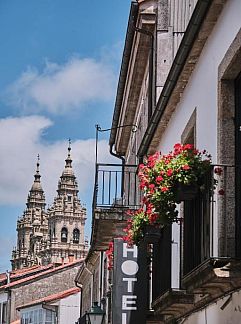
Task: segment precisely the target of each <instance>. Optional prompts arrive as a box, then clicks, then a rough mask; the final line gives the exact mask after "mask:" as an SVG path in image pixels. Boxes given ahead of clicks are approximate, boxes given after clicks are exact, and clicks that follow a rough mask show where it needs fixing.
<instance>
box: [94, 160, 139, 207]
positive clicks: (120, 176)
mask: <svg viewBox="0 0 241 324" xmlns="http://www.w3.org/2000/svg"><path fill="white" fill-rule="evenodd" d="M140 195H141V193H140V190H139V182H138V176H137V166H136V165H127V164H126V165H122V164H103V163H99V164H97V165H96V175H95V186H94V196H93V210H94V209H95V208H97V207H99V208H123V207H127V208H132V209H134V208H138V206H139V205H140V201H141V196H140Z"/></svg>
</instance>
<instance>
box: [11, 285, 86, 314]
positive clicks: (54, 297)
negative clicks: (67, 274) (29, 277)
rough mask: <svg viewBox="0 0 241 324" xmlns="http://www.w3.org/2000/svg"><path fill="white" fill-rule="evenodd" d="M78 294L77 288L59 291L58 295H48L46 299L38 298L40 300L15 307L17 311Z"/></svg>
mask: <svg viewBox="0 0 241 324" xmlns="http://www.w3.org/2000/svg"><path fill="white" fill-rule="evenodd" d="M79 292H80V288H77V287H74V288H70V289H68V290H64V291H61V292H59V293H56V294H53V295H49V296H47V297H43V298H40V299H37V300H33V301H31V302H29V303H27V304H24V305H20V306H19V307H17V309H21V308H26V307H30V306H33V305H37V304H43V303H44V304H46V303H51V302H54V301H57V300H60V299H63V298H66V297H68V296H71V295H74V294H77V293H79Z"/></svg>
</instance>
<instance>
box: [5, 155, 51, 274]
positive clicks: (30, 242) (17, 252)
mask: <svg viewBox="0 0 241 324" xmlns="http://www.w3.org/2000/svg"><path fill="white" fill-rule="evenodd" d="M40 178H41V175H40V173H39V156H38V160H37V170H36V173H35V175H34V183H33V185H32V187H31V189H30V191H29V194H28V198H27V203H26V205H27V208H26V210H25V211H24V213H23V216H22V217H21V218H19V220H18V222H17V233H18V234H17V247H15V249H14V250H13V252H12V260H11V262H12V268H13V270H14V269H22V268H24V267H30V266H32V265H37V264H40V263H41V260H40V258H39V256H38V254H39V252H40V250H41V249H42V247H43V242H44V241H45V240H46V239H47V236H48V217H47V214H46V212H45V196H44V191H43V189H42V186H41V181H40Z"/></svg>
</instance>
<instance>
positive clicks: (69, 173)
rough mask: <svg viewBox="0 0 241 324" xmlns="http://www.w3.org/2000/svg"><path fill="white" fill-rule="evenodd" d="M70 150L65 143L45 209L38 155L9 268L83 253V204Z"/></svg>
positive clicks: (62, 260) (69, 258)
mask: <svg viewBox="0 0 241 324" xmlns="http://www.w3.org/2000/svg"><path fill="white" fill-rule="evenodd" d="M70 152H71V148H70V145H69V148H68V156H67V159H66V160H65V162H66V164H65V168H64V170H63V172H62V175H61V177H60V180H59V183H58V190H57V197H56V198H55V199H54V202H53V205H52V207H51V208H49V209H48V211H47V212H46V211H45V196H44V191H43V189H42V186H41V182H40V178H41V176H40V173H39V158H38V162H37V170H36V174H35V175H34V183H33V185H32V188H31V190H30V192H29V195H28V198H27V208H26V210H25V211H24V213H23V216H22V217H21V218H20V219H19V220H18V222H17V233H18V234H17V247H16V248H15V249H14V250H13V252H12V260H11V262H12V268H13V270H14V269H22V268H24V267H30V266H32V265H40V264H41V265H46V264H49V263H54V264H56V265H57V264H64V263H67V262H71V261H73V260H75V259H80V258H84V257H85V256H86V254H87V244H86V242H85V238H84V225H85V220H86V208H85V207H83V206H82V205H81V203H80V200H79V198H78V185H77V181H76V177H75V175H74V172H73V169H72V159H71V156H70Z"/></svg>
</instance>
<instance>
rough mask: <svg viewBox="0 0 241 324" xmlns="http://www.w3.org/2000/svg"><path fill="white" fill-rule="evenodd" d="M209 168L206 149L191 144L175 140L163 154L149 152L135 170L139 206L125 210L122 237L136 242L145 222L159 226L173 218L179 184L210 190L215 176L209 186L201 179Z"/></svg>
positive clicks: (142, 233) (176, 212)
mask: <svg viewBox="0 0 241 324" xmlns="http://www.w3.org/2000/svg"><path fill="white" fill-rule="evenodd" d="M209 172H211V155H210V154H208V153H207V152H206V150H204V151H199V150H197V149H195V148H194V147H193V145H191V144H185V145H182V144H175V145H174V149H173V151H171V152H169V153H168V154H166V155H161V154H160V153H155V154H154V155H151V156H149V157H148V159H147V160H146V161H144V163H143V164H140V165H139V172H138V176H139V179H140V189H141V190H142V191H143V199H142V204H141V205H142V207H141V208H140V209H139V210H136V211H132V212H129V214H130V219H129V221H128V225H127V228H126V230H125V231H126V233H127V234H126V237H125V239H126V240H127V241H128V242H129V243H137V244H138V243H139V242H140V240H141V239H142V238H143V236H144V231H145V226H146V225H148V224H150V225H154V226H157V227H160V228H161V227H163V226H165V225H166V224H168V223H171V222H173V221H175V220H177V216H178V211H177V210H176V204H178V203H180V200H179V198H178V187H179V185H186V186H189V187H190V186H196V187H197V188H198V191H201V192H203V191H205V190H208V189H211V190H214V188H215V186H216V180H214V182H213V184H212V186H213V188H210V186H211V185H210V183H209V184H207V183H205V177H206V176H207V174H208V173H209ZM218 172H221V171H220V170H219V171H218ZM218 172H216V173H217V174H218ZM208 187H209V188H208Z"/></svg>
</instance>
